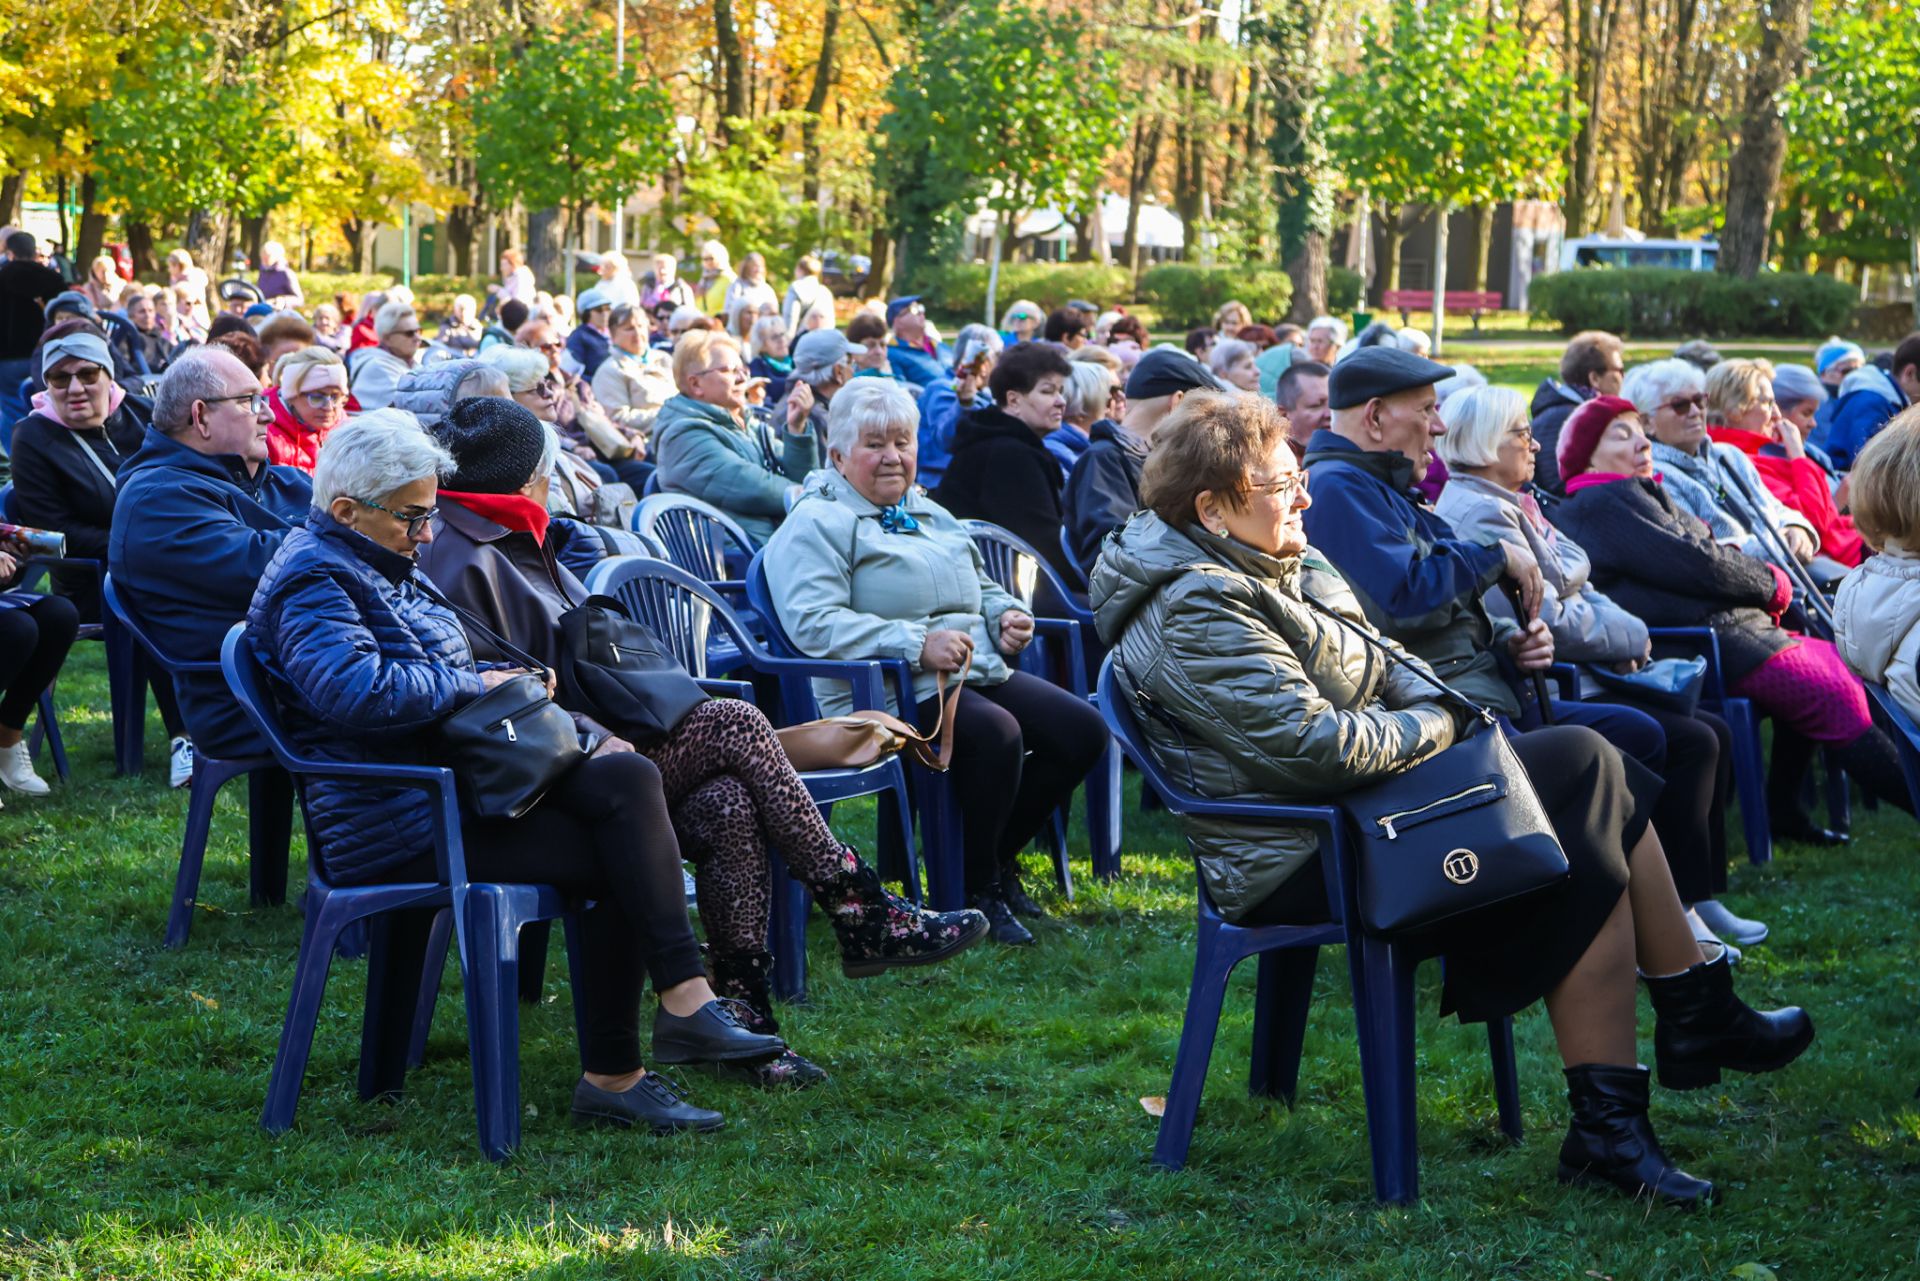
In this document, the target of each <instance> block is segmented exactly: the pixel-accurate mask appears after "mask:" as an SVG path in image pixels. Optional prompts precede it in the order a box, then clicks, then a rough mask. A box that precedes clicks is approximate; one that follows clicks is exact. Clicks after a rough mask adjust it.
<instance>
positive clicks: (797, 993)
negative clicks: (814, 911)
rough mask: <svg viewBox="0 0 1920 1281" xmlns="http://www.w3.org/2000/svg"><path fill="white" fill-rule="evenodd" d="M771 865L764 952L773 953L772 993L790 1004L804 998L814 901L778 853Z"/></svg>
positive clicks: (771, 859) (770, 859) (772, 855)
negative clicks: (809, 913) (770, 908)
mask: <svg viewBox="0 0 1920 1281" xmlns="http://www.w3.org/2000/svg"><path fill="white" fill-rule="evenodd" d="M768 859H769V861H770V862H771V863H772V865H773V868H772V876H773V911H772V914H771V919H770V920H769V921H768V922H767V950H768V951H770V952H771V953H773V984H772V987H773V994H774V996H775V997H776V998H778V999H779V1000H782V1001H785V1002H787V1003H788V1004H789V1005H798V1004H800V1003H801V1002H803V1001H805V1000H806V999H807V910H808V908H809V907H811V906H812V903H813V899H812V898H811V897H810V896H809V895H808V893H807V887H806V886H805V885H803V884H801V883H800V882H799V881H796V880H794V879H793V877H792V876H791V875H789V874H788V872H787V865H786V863H785V861H784V860H782V859H781V857H780V856H779V855H778V854H774V853H772V852H769V853H768Z"/></svg>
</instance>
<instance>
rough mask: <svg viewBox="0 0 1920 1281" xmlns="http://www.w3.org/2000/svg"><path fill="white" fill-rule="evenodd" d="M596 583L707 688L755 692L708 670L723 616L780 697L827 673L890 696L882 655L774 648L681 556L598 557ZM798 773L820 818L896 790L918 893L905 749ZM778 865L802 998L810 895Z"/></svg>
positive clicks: (777, 906) (857, 698)
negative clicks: (832, 655)
mask: <svg viewBox="0 0 1920 1281" xmlns="http://www.w3.org/2000/svg"><path fill="white" fill-rule="evenodd" d="M589 586H590V587H591V588H592V590H593V591H594V592H596V593H604V594H605V595H608V596H612V597H613V598H614V599H615V600H618V601H619V602H620V603H621V604H622V605H623V606H625V607H626V610H627V613H628V614H629V615H630V616H631V617H632V618H633V619H634V621H636V622H639V623H643V624H645V625H646V626H647V627H649V628H650V629H652V631H653V633H654V634H655V635H656V636H658V637H660V639H661V640H663V641H665V642H666V643H667V645H668V647H669V648H670V649H672V651H673V653H674V656H675V657H677V658H678V659H679V660H680V663H681V665H682V666H684V667H685V668H686V669H687V670H688V671H689V672H690V673H692V674H693V676H694V678H695V679H697V680H699V681H700V682H701V684H703V685H704V686H706V687H707V689H708V690H709V692H712V693H728V694H737V695H739V696H740V697H743V698H746V699H747V700H748V701H752V698H753V687H752V686H751V685H749V684H747V683H746V682H744V681H716V680H712V679H710V678H709V677H708V671H709V668H708V655H709V654H710V653H711V649H710V642H709V635H708V634H709V632H710V631H711V630H712V629H713V626H714V624H716V623H717V624H718V625H719V629H720V631H722V632H723V633H725V637H726V639H727V640H728V641H729V642H731V644H732V645H733V646H734V647H735V648H736V649H737V651H738V653H739V655H740V661H741V663H742V664H743V665H744V666H746V667H747V668H750V669H751V670H753V671H756V672H765V673H767V674H768V675H770V676H774V677H777V678H779V679H780V681H781V682H782V684H781V691H782V696H783V698H782V701H783V702H785V701H786V700H785V694H786V690H787V683H788V682H792V683H798V684H804V683H805V682H806V681H808V680H810V679H811V678H813V677H820V678H823V679H829V680H833V679H840V680H848V681H851V682H852V683H853V688H854V706H855V707H856V708H870V707H884V706H885V705H886V699H885V694H884V692H883V690H882V687H881V684H880V666H879V664H878V663H863V662H833V661H830V660H826V659H811V658H808V659H801V658H775V657H774V656H773V655H771V654H769V653H767V652H766V651H765V650H764V649H762V648H761V647H760V646H759V644H757V643H756V642H755V641H754V639H753V637H752V636H750V635H748V634H747V629H746V627H745V625H744V624H742V623H741V621H740V620H739V618H738V617H736V616H735V614H734V612H733V610H732V609H731V608H730V607H729V606H728V605H727V603H726V601H724V600H722V599H721V598H720V595H719V593H717V592H716V591H714V590H713V588H712V587H710V586H709V585H708V584H706V583H703V582H701V581H700V580H699V579H697V578H695V577H694V576H693V575H692V574H689V573H688V572H687V571H686V570H684V569H681V568H680V567H679V566H677V565H670V564H668V563H666V562H665V561H659V560H650V559H647V558H645V557H641V556H622V557H617V558H615V559H612V560H608V561H604V562H602V563H601V565H600V567H599V568H598V569H596V570H595V571H594V574H593V576H592V578H591V579H590V580H589ZM809 697H810V696H809ZM790 710H791V709H790V708H783V709H782V713H781V715H780V717H779V721H780V722H783V723H786V724H798V723H799V722H800V721H804V720H809V719H812V717H811V715H810V714H803V715H801V716H799V717H798V719H797V720H796V719H794V718H792V717H791V716H789V715H788V714H787V713H788V711H790ZM802 710H804V709H802ZM800 781H801V782H803V783H805V784H806V787H807V794H808V795H809V796H811V797H812V798H813V800H814V803H815V804H816V805H818V806H819V807H820V813H821V817H823V818H825V817H829V816H831V814H832V812H833V805H834V802H836V801H844V800H849V799H851V798H853V797H856V796H873V795H880V794H885V795H888V796H890V797H891V798H892V800H893V803H894V806H895V808H894V814H895V817H896V818H897V819H898V821H899V824H900V830H901V832H902V833H903V836H904V843H905V848H906V877H905V881H906V885H907V893H908V896H909V897H910V898H912V899H913V900H914V901H916V902H918V901H919V899H920V867H919V863H918V861H917V860H916V859H915V857H914V853H913V811H912V808H911V806H910V804H909V802H908V797H907V776H906V771H905V770H904V769H903V768H902V767H901V764H900V761H899V758H897V757H889V758H887V759H886V760H883V761H880V762H878V763H876V764H873V765H869V766H867V767H866V768H864V769H831V770H812V771H809V772H807V773H803V774H801V775H800ZM773 871H774V876H773V888H774V894H773V903H774V908H773V920H772V924H771V929H770V937H769V950H771V951H772V953H773V957H774V966H773V992H774V995H775V996H778V997H780V998H781V999H782V1000H785V1001H799V1000H804V999H805V997H806V985H807V933H806V930H807V908H808V905H809V902H810V899H809V896H808V894H807V890H806V887H805V886H804V885H801V884H800V883H799V882H797V881H795V880H794V879H793V878H792V877H790V876H788V875H787V872H786V869H785V867H784V866H783V865H782V864H781V863H780V861H779V859H778V858H775V860H774V868H773Z"/></svg>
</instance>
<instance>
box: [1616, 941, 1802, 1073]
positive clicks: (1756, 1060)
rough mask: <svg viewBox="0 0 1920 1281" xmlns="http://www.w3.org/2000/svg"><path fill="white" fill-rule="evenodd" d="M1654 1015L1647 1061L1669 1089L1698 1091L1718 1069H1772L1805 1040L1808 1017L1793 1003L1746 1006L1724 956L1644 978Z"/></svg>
mask: <svg viewBox="0 0 1920 1281" xmlns="http://www.w3.org/2000/svg"><path fill="white" fill-rule="evenodd" d="M1647 992H1648V994H1649V995H1651V996H1652V997H1653V1012H1654V1014H1655V1015H1657V1016H1658V1021H1657V1022H1655V1024H1654V1027H1653V1062H1654V1066H1655V1068H1657V1069H1658V1070H1659V1073H1660V1084H1661V1085H1663V1086H1665V1087H1666V1088H1667V1089H1669V1090H1698V1089H1701V1088H1703V1087H1705V1086H1709V1085H1713V1084H1715V1083H1717V1082H1718V1081H1719V1080H1720V1072H1721V1069H1723V1068H1730V1069H1732V1070H1733V1071H1735V1072H1772V1071H1775V1070H1777V1069H1779V1068H1783V1067H1785V1066H1786V1065H1787V1064H1789V1063H1791V1062H1793V1061H1794V1060H1795V1059H1797V1058H1799V1057H1800V1054H1801V1051H1803V1050H1805V1049H1806V1048H1807V1047H1808V1046H1809V1045H1811V1044H1813V1020H1812V1019H1811V1018H1809V1017H1808V1015H1807V1012H1806V1011H1805V1010H1803V1009H1801V1008H1800V1007H1799V1006H1797V1005H1789V1006H1787V1007H1786V1008H1785V1009H1781V1010H1767V1011H1761V1010H1756V1009H1753V1008H1751V1007H1750V1006H1748V1005H1747V1003H1746V1002H1745V1001H1742V1000H1741V999H1740V998H1739V997H1738V996H1736V995H1734V991H1733V974H1732V970H1731V968H1730V967H1729V966H1728V964H1727V954H1726V953H1725V952H1724V951H1721V950H1719V949H1715V951H1714V956H1713V958H1712V959H1711V960H1706V961H1702V962H1700V964H1698V965H1696V966H1694V967H1692V968H1691V969H1688V970H1683V971H1682V972H1680V973H1679V974H1670V975H1667V976H1665V977H1662V978H1651V977H1649V978H1648V979H1647Z"/></svg>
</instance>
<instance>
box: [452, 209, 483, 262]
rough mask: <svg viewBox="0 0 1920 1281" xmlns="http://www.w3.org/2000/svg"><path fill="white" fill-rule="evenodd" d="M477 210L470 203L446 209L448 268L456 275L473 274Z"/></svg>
mask: <svg viewBox="0 0 1920 1281" xmlns="http://www.w3.org/2000/svg"><path fill="white" fill-rule="evenodd" d="M476 214H477V211H476V210H475V209H474V207H473V206H472V205H455V206H454V207H453V208H451V209H449V210H447V252H448V255H449V259H450V261H449V263H448V268H449V269H450V270H451V271H452V273H453V274H454V275H456V276H471V275H472V274H473V235H474V230H475V224H476V221H477V219H476Z"/></svg>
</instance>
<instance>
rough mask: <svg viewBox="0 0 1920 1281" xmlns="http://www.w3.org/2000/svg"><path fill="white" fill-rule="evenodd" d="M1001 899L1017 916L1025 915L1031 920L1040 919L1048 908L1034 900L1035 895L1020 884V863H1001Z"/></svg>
mask: <svg viewBox="0 0 1920 1281" xmlns="http://www.w3.org/2000/svg"><path fill="white" fill-rule="evenodd" d="M1000 899H1001V901H1002V902H1004V903H1005V904H1006V905H1007V906H1008V907H1009V908H1010V909H1012V911H1013V914H1014V915H1015V916H1024V917H1027V918H1028V919H1029V920H1036V921H1037V920H1040V919H1041V918H1043V917H1044V916H1046V914H1047V909H1046V908H1044V907H1041V906H1040V905H1039V904H1038V903H1036V902H1034V899H1033V895H1031V894H1029V893H1027V890H1026V887H1025V886H1024V885H1022V884H1020V864H1019V863H1017V862H1015V863H1003V864H1001V865H1000Z"/></svg>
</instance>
